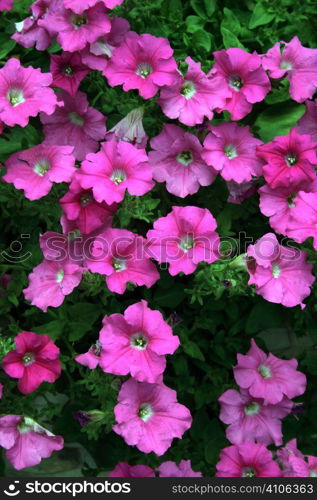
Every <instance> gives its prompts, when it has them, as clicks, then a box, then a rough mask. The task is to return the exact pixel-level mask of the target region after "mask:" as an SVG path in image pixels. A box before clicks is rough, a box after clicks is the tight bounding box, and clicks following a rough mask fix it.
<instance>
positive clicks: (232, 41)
mask: <svg viewBox="0 0 317 500" xmlns="http://www.w3.org/2000/svg"><path fill="white" fill-rule="evenodd" d="M221 34H222V39H223V44H224V46H225V48H226V49H230V48H231V47H239V48H240V49H244V50H245V47H244V45H243V44H242V43H241V42H240V40H239V39H238V38H237V37H236V36H235V35H234V34H233V33H231V31H229V30H228V29H227V28H225V27H223V26H222V27H221Z"/></svg>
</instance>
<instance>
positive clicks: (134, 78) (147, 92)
mask: <svg viewBox="0 0 317 500" xmlns="http://www.w3.org/2000/svg"><path fill="white" fill-rule="evenodd" d="M172 56H173V50H172V49H171V46H170V44H169V42H168V40H167V39H166V38H160V37H155V36H153V35H149V34H147V33H144V34H143V35H138V34H137V33H134V32H133V31H130V32H129V33H128V34H127V36H126V37H125V39H124V40H123V43H122V44H121V45H120V47H118V48H117V49H116V50H115V51H114V52H113V54H112V57H111V59H110V61H109V64H108V65H107V67H106V69H105V70H104V72H103V74H104V75H105V76H106V77H107V79H108V83H109V85H110V86H111V87H115V86H116V85H123V90H125V91H128V90H131V89H138V90H139V93H140V95H141V97H143V98H144V99H149V98H150V97H153V96H155V94H156V93H157V91H158V89H159V87H163V86H164V85H173V84H174V82H175V80H176V78H177V77H178V70H177V65H176V62H175V60H174V59H173V57H172Z"/></svg>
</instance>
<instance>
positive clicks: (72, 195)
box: [59, 179, 117, 234]
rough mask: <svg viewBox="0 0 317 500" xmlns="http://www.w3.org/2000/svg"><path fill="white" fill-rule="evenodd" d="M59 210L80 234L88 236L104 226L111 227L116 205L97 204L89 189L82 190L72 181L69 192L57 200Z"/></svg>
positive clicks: (75, 181) (77, 183) (76, 182)
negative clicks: (72, 222) (60, 209)
mask: <svg viewBox="0 0 317 500" xmlns="http://www.w3.org/2000/svg"><path fill="white" fill-rule="evenodd" d="M59 203H60V205H61V208H62V210H63V212H64V214H65V216H66V217H67V219H68V220H70V221H74V224H75V226H76V228H78V229H79V231H80V232H81V233H82V234H89V233H91V232H92V231H94V230H95V229H98V228H99V227H101V226H102V225H104V224H107V225H109V226H111V224H112V218H113V217H112V216H113V214H114V213H115V212H116V210H117V205H116V204H115V203H113V204H112V205H107V203H105V202H104V201H103V202H101V203H98V202H97V201H96V200H95V199H94V196H93V192H92V190H91V189H83V188H82V187H81V186H80V184H79V182H78V181H77V180H76V179H74V180H73V181H72V183H71V185H70V186H69V191H67V193H66V194H65V195H64V196H63V197H62V198H61V199H60V200H59Z"/></svg>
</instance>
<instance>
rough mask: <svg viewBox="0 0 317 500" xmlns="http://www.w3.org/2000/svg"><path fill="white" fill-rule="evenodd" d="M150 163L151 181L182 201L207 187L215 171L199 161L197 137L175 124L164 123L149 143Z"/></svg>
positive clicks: (200, 146) (200, 153)
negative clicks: (161, 183)
mask: <svg viewBox="0 0 317 500" xmlns="http://www.w3.org/2000/svg"><path fill="white" fill-rule="evenodd" d="M151 147H152V148H153V149H154V151H150V153H149V160H150V165H151V167H152V169H153V178H154V179H155V180H156V181H158V182H166V189H167V191H168V192H169V193H172V194H174V195H175V196H180V197H181V198H185V197H186V196H188V195H189V194H194V193H197V191H198V190H199V188H200V186H209V185H210V184H211V183H212V182H213V180H214V178H215V176H216V173H215V171H214V170H213V169H212V168H210V167H208V166H207V165H206V163H205V161H204V160H203V158H202V152H203V148H202V145H201V144H200V142H199V140H198V139H197V137H196V136H195V135H193V134H190V133H188V132H186V131H185V130H184V129H182V128H180V127H177V126H176V125H170V124H165V125H164V128H163V130H162V132H161V133H160V134H159V135H158V136H156V137H154V138H153V139H152V140H151Z"/></svg>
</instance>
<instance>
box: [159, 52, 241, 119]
mask: <svg viewBox="0 0 317 500" xmlns="http://www.w3.org/2000/svg"><path fill="white" fill-rule="evenodd" d="M185 61H186V62H187V64H188V71H187V74H186V76H184V77H182V76H181V75H179V77H178V78H177V79H175V83H174V84H172V85H169V86H168V87H163V88H162V90H161V93H160V98H159V99H158V101H157V102H158V104H159V105H160V106H161V108H162V111H163V113H164V114H165V115H166V116H168V117H169V118H177V119H178V120H179V121H180V122H181V123H184V124H185V125H188V126H189V127H192V126H194V125H197V124H199V123H202V122H203V121H204V118H205V117H207V118H208V119H209V120H211V119H212V117H213V110H214V109H216V108H223V107H224V106H225V102H226V98H230V96H231V92H230V91H229V90H228V89H226V88H224V87H223V82H222V78H219V77H215V78H212V79H210V78H208V77H207V75H206V74H205V73H204V72H203V71H202V69H201V64H200V63H196V62H195V61H193V60H192V59H191V57H187V58H186V59H185Z"/></svg>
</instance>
